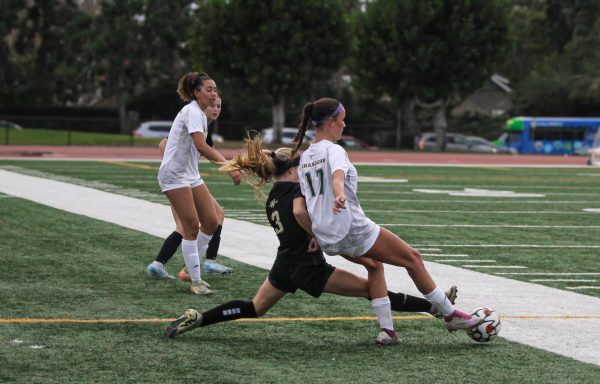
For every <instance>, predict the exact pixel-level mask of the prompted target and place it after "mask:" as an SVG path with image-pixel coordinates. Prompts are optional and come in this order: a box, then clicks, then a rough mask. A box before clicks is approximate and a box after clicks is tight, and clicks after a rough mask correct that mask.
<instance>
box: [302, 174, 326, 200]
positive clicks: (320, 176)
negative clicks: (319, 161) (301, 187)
mask: <svg viewBox="0 0 600 384" xmlns="http://www.w3.org/2000/svg"><path fill="white" fill-rule="evenodd" d="M312 173H313V172H309V173H305V174H304V176H305V177H306V183H307V184H308V189H310V195H311V197H314V196H316V195H317V193H316V192H315V187H314V185H313V175H312ZM314 173H316V176H317V177H316V178H317V179H319V193H318V194H319V195H322V194H323V168H319V169H317V170H316V171H315V172H314Z"/></svg>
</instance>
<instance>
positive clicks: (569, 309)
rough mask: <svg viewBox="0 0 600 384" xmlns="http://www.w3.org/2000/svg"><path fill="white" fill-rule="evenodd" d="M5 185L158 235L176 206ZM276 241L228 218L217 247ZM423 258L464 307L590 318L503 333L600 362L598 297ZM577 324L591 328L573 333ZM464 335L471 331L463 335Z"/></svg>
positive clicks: (3, 175) (262, 259) (395, 286)
mask: <svg viewBox="0 0 600 384" xmlns="http://www.w3.org/2000/svg"><path fill="white" fill-rule="evenodd" d="M0 192H2V193H7V194H10V195H14V196H18V197H21V198H23V199H27V200H31V201H35V202H37V203H40V204H44V205H48V206H51V207H54V208H57V209H62V210H66V211H69V212H73V213H76V214H80V215H84V216H88V217H91V218H95V219H99V220H103V221H107V222H111V223H114V224H117V225H121V226H123V227H126V228H130V229H134V230H137V231H141V232H145V233H148V234H151V235H155V236H160V237H166V236H167V235H168V234H169V233H171V232H172V231H173V219H172V217H171V212H170V209H169V207H168V206H167V205H164V204H158V203H152V202H149V201H144V200H140V199H135V198H130V197H126V196H123V195H117V194H114V193H108V192H103V191H98V190H94V189H91V188H87V187H82V186H76V185H72V184H67V183H63V182H58V181H54V180H47V179H41V178H37V177H31V176H25V175H20V174H17V173H13V172H7V171H5V170H1V169H0ZM240 245H243V246H240ZM277 245H278V242H277V238H276V236H275V235H274V233H273V230H272V229H271V228H269V227H267V226H263V225H258V224H253V223H249V222H245V221H240V220H233V219H225V223H224V226H223V239H222V240H221V249H220V253H221V254H222V255H224V256H227V257H230V258H232V259H235V260H239V261H242V262H245V263H249V264H252V265H255V266H257V267H261V268H265V269H268V268H270V267H271V265H272V263H273V260H274V256H275V253H276V249H277ZM328 261H329V262H330V263H332V264H334V265H337V266H343V267H344V269H347V270H349V271H353V272H355V273H357V274H359V275H361V276H366V271H365V269H364V268H363V267H362V266H361V265H358V264H354V263H351V262H349V261H347V260H345V259H343V258H341V257H328ZM145 265H146V261H140V263H139V268H140V270H142V269H143V268H144V267H145ZM425 265H426V266H427V269H428V270H429V272H430V273H431V275H432V276H434V277H435V279H436V282H437V284H439V285H440V286H441V287H449V286H451V285H454V284H455V285H458V287H459V291H460V293H459V298H458V302H459V307H460V308H464V309H465V310H471V309H473V308H476V307H479V306H482V305H486V306H489V307H491V308H493V309H495V310H496V311H497V312H498V313H499V314H500V315H502V314H504V315H507V316H508V315H515V314H518V315H520V316H548V315H552V316H575V317H577V316H586V317H591V318H587V319H579V318H569V319H558V318H552V319H550V318H536V319H524V318H505V319H503V328H502V333H501V335H502V336H503V337H504V338H506V339H508V340H511V341H515V342H519V343H523V344H527V345H531V346H534V347H537V348H542V349H545V350H548V351H551V352H555V353H558V354H561V355H564V356H568V357H571V358H574V359H578V360H580V361H584V362H589V363H592V364H596V365H599V366H600V354H598V351H597V345H600V326H599V323H598V318H600V299H599V298H596V297H592V296H588V295H581V294H578V293H575V292H570V291H565V290H559V289H555V288H550V287H546V286H543V285H538V284H532V283H528V282H522V281H517V280H511V279H507V278H504V277H500V276H494V275H490V274H485V273H480V272H476V271H472V270H466V269H462V268H457V267H453V266H450V265H445V264H438V263H432V262H427V261H426V262H425ZM385 271H386V272H385V273H386V279H387V283H388V288H389V289H390V290H392V291H402V292H406V293H408V294H413V295H420V294H419V293H418V291H417V290H416V288H415V286H414V284H413V283H412V281H411V280H410V277H409V276H408V273H407V272H406V270H405V269H404V268H400V267H394V266H386V268H385ZM257 288H258V287H257ZM499 292H501V293H502V294H499ZM573 329H585V330H586V331H585V332H573ZM460 336H461V337H465V338H466V336H465V335H460Z"/></svg>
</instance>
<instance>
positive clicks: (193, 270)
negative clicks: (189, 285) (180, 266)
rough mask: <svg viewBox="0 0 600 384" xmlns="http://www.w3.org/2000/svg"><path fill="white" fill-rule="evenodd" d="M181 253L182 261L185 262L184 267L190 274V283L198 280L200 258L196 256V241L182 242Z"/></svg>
mask: <svg viewBox="0 0 600 384" xmlns="http://www.w3.org/2000/svg"><path fill="white" fill-rule="evenodd" d="M181 251H182V252H183V259H184V260H185V266H186V267H187V270H188V273H189V274H190V278H191V279H192V281H198V280H200V256H198V245H197V244H196V240H185V239H184V240H182V241H181Z"/></svg>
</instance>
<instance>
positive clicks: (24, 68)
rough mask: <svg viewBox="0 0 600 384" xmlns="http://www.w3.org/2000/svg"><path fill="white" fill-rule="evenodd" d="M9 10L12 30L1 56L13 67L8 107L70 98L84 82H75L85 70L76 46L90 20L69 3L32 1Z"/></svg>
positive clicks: (79, 45) (57, 102)
mask: <svg viewBox="0 0 600 384" xmlns="http://www.w3.org/2000/svg"><path fill="white" fill-rule="evenodd" d="M13 3H19V2H13ZM13 7H15V8H13V10H14V12H13V14H12V15H11V16H12V17H14V21H13V23H12V26H13V27H16V29H15V34H14V35H13V36H14V40H13V52H12V54H11V55H10V56H8V55H7V57H11V58H12V61H13V62H14V63H15V65H14V67H13V71H12V72H11V79H12V84H11V103H12V104H28V105H52V104H54V105H62V104H64V103H65V102H67V101H70V100H73V99H75V98H76V96H77V93H78V90H79V88H80V85H81V84H85V82H83V81H81V78H80V74H81V71H82V69H83V68H84V67H85V63H84V60H83V59H82V58H83V49H82V47H85V45H86V44H85V40H86V38H85V36H86V32H85V31H86V30H87V28H88V26H89V22H90V17H89V16H88V15H86V14H84V13H82V12H80V11H79V10H78V9H77V7H76V6H75V4H74V2H73V1H58V0H55V1H36V2H32V3H31V4H29V5H26V6H21V8H20V9H19V8H18V7H17V4H14V5H13ZM2 9H3V12H7V10H5V9H4V7H2ZM17 11H18V12H17ZM9 15H10V13H9ZM17 15H21V17H17Z"/></svg>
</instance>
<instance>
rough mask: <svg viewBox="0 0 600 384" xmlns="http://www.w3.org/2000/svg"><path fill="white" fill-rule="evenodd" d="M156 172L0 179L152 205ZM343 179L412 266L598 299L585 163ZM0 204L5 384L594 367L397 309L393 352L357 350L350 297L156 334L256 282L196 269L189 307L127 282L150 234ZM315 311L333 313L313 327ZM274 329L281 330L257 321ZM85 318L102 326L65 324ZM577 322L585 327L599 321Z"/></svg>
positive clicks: (241, 273)
mask: <svg viewBox="0 0 600 384" xmlns="http://www.w3.org/2000/svg"><path fill="white" fill-rule="evenodd" d="M157 166H158V164H155V163H154V164H153V163H130V162H98V161H88V162H83V161H81V162H79V161H8V160H6V161H0V168H2V169H5V170H9V171H13V172H17V173H22V174H28V175H33V176H38V177H44V178H49V179H56V180H61V181H66V182H69V183H72V184H77V185H82V186H87V187H91V188H96V189H99V190H103V191H109V192H113V193H117V194H122V195H126V196H130V197H135V198H141V199H146V200H149V201H153V202H159V203H166V199H165V198H164V196H162V194H161V193H160V191H159V190H158V186H157V184H156V171H157ZM358 168H359V174H360V175H361V176H363V177H365V179H364V180H363V181H361V184H360V187H359V196H360V198H361V203H362V205H363V208H364V209H365V211H366V213H367V215H368V216H370V217H371V218H373V219H374V220H375V221H376V222H378V223H380V224H382V225H384V226H386V227H387V228H389V229H390V230H392V231H394V232H396V233H398V234H399V235H400V236H401V237H402V238H403V239H405V240H406V241H408V242H409V243H410V244H412V245H413V246H415V247H417V248H419V249H420V250H421V251H422V253H423V255H424V259H425V260H428V261H432V262H435V263H440V264H446V265H450V266H456V267H460V268H463V269H468V270H473V271H477V272H483V273H486V274H490V275H496V276H502V277H506V278H510V279H515V280H520V281H526V282H532V283H535V284H540V285H544V286H548V287H553V288H558V289H559V290H563V291H568V292H576V293H578V294H580V295H587V296H592V297H600V263H599V261H600V257H599V256H598V253H599V251H600V220H599V219H600V212H599V211H600V188H598V187H600V170H599V169H594V168H540V169H532V168H494V167H469V168H464V167H391V166H386V167H383V166H360V167H358ZM201 169H203V170H206V172H205V173H204V174H203V176H204V177H205V178H206V180H207V183H208V185H209V187H210V189H211V191H212V192H213V194H214V195H215V196H216V197H217V199H218V200H219V202H220V203H221V204H222V205H223V207H224V208H225V212H226V216H227V217H229V218H235V219H241V220H247V221H251V222H254V223H257V224H266V221H265V219H264V218H263V215H264V213H263V212H264V211H263V208H262V205H261V204H260V203H257V202H256V201H255V200H254V199H253V195H252V191H251V190H250V188H248V187H245V186H242V187H232V186H231V183H230V181H229V179H228V178H227V177H226V176H223V175H220V174H218V173H217V172H216V169H215V168H214V167H211V166H208V165H206V164H202V166H201ZM0 196H1V197H0V222H1V223H2V241H1V243H0V254H1V255H2V261H3V263H2V264H3V266H4V268H3V269H2V271H0V276H1V279H0V287H1V289H0V291H1V292H2V296H3V297H2V303H3V308H2V312H1V315H0V330H2V332H1V335H2V336H1V339H0V363H2V366H3V369H2V370H1V371H0V378H2V379H3V380H4V379H6V380H8V381H9V382H10V381H15V382H19V381H24V380H26V381H27V382H30V383H31V382H57V383H58V382H133V381H136V382H176V381H181V380H198V381H205V382H234V381H235V382H261V383H262V382H371V381H373V382H375V381H378V382H424V383H431V382H442V381H443V382H447V381H450V380H463V381H465V380H466V381H471V380H472V381H483V382H511V381H516V380H517V379H518V380H519V381H522V382H526V383H527V382H531V383H537V382H582V383H586V382H589V383H591V382H594V381H595V379H593V378H594V377H596V378H597V377H598V375H599V374H600V367H598V365H593V364H585V363H581V362H578V361H575V360H572V359H569V358H566V357H562V356H560V355H557V354H553V353H549V352H545V351H542V350H539V349H535V348H531V347H527V346H524V345H521V344H518V343H514V342H510V341H507V340H504V339H502V338H498V339H496V340H494V342H492V343H489V344H487V345H479V344H476V343H474V342H471V341H470V340H469V339H468V338H467V337H466V335H465V334H464V333H460V334H448V333H447V332H446V331H445V330H444V329H443V328H442V327H441V324H439V321H436V320H433V319H429V318H426V317H425V316H418V317H416V318H414V317H406V315H407V314H400V316H401V317H400V318H398V320H397V321H396V328H397V329H398V330H400V332H401V335H402V338H403V344H402V345H401V346H399V347H398V348H386V349H382V348H375V347H374V345H373V344H374V343H373V339H374V336H375V333H376V323H375V321H374V320H360V319H357V318H355V317H357V316H372V310H371V308H370V306H369V303H368V302H366V301H362V300H359V299H349V298H338V297H333V296H327V297H323V298H321V299H319V300H313V299H311V298H310V297H308V296H307V295H305V294H302V293H299V294H296V295H293V296H290V297H287V298H286V299H284V300H283V301H282V302H281V304H280V305H278V306H276V307H275V308H274V309H273V310H272V312H270V313H269V314H268V315H267V316H266V317H265V318H263V319H261V321H258V322H235V323H229V324H219V325H215V326H212V327H208V328H203V329H198V330H197V331H195V332H193V333H190V334H188V335H184V336H182V337H181V338H178V339H176V340H165V339H164V338H163V337H162V329H163V328H164V326H165V322H166V321H168V319H171V318H172V317H174V316H176V315H178V314H179V313H180V312H182V311H183V310H184V309H185V308H187V307H194V308H198V309H208V308H210V307H212V306H213V305H215V304H220V303H222V302H224V301H227V300H230V299H238V298H239V299H249V298H251V297H252V295H253V293H254V292H255V290H256V289H257V287H258V286H259V285H260V283H261V282H262V280H263V279H264V277H265V276H266V271H264V270H261V269H258V268H256V267H252V266H249V265H246V264H243V263H238V262H236V261H234V260H226V261H227V263H228V264H231V265H233V266H234V267H235V269H236V272H235V274H234V275H233V276H228V277H212V276H208V278H209V281H210V283H211V284H213V286H215V288H216V290H217V292H216V294H215V295H214V296H213V297H210V298H197V297H191V295H189V294H188V293H187V292H186V290H185V286H184V285H182V284H179V283H164V282H157V281H153V280H149V279H148V278H147V277H146V276H145V274H144V267H145V266H146V265H147V264H148V262H149V261H150V260H152V258H153V257H154V255H155V253H156V252H157V250H158V248H159V246H160V243H161V239H160V238H157V237H153V236H150V235H147V234H143V233H140V232H136V231H132V230H128V229H124V228H122V227H120V226H117V225H114V224H109V223H106V222H101V221H97V220H93V219H90V218H87V217H83V216H78V215H74V214H71V213H66V212H63V211H60V210H56V209H53V208H49V207H46V206H42V205H38V204H36V203H32V202H30V201H27V200H23V199H19V198H17V197H11V196H8V195H0ZM65 198H69V197H67V196H65ZM177 266H178V265H177V263H173V265H172V266H171V268H172V269H176V267H177ZM459 290H460V287H459ZM497 294H498V295H502V292H498V293H497ZM460 300H461V296H460V291H459V301H458V302H459V305H460ZM523 300H527V292H523ZM535 305H536V303H535V302H532V303H531V306H535ZM329 317H333V318H342V317H344V318H347V319H346V320H340V319H338V320H330V321H324V320H320V319H319V318H329ZM279 318H292V319H288V320H286V321H273V320H275V319H279ZM8 319H13V320H14V321H11V322H8V321H6V320H8ZM24 319H47V320H51V321H52V322H49V323H42V322H40V321H33V322H25V320H24ZM61 319H63V320H61ZM90 320H101V321H102V322H83V321H90ZM307 320H310V321H307ZM2 321H4V322H2ZM70 321H72V322H70ZM590 321H591V323H590V326H592V327H595V328H597V326H598V321H600V319H599V318H592V319H590ZM533 324H535V323H533ZM582 331H583V332H584V331H585V330H582ZM574 332H578V331H577V330H574ZM579 332H580V331H579ZM501 335H502V333H501ZM548 337H549V338H551V337H552V335H548ZM4 367H7V369H4Z"/></svg>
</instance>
